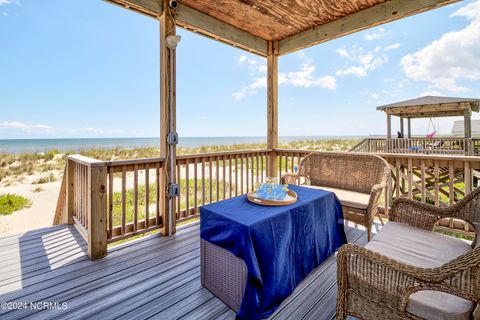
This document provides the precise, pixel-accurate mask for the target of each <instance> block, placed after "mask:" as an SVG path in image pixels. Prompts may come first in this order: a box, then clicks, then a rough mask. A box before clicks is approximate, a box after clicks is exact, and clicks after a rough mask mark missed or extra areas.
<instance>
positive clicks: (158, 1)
mask: <svg viewBox="0 0 480 320" xmlns="http://www.w3.org/2000/svg"><path fill="white" fill-rule="evenodd" d="M104 1H105V2H108V3H111V4H115V5H117V6H120V7H122V8H125V9H129V10H132V11H135V12H138V13H141V14H143V15H146V16H149V17H151V18H154V19H158V18H160V16H161V15H162V13H163V1H164V0H104Z"/></svg>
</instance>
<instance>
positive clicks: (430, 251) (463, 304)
mask: <svg viewBox="0 0 480 320" xmlns="http://www.w3.org/2000/svg"><path fill="white" fill-rule="evenodd" d="M366 248H368V249H369V250H372V251H375V252H378V253H380V254H382V255H385V256H387V257H389V258H392V259H394V260H396V261H399V262H402V263H405V264H409V265H413V266H416V267H420V268H435V267H439V266H441V265H443V264H445V263H446V262H448V261H450V260H452V259H455V258H456V257H458V256H460V255H462V254H465V253H467V252H469V251H470V250H471V247H470V245H469V244H468V243H466V242H464V241H461V240H457V239H454V238H451V237H447V236H444V235H441V234H438V233H434V232H431V231H424V230H420V229H416V228H412V227H410V226H408V225H406V224H403V223H398V222H393V221H390V222H388V223H387V224H385V226H384V227H383V228H382V229H381V230H380V232H379V233H378V234H377V235H376V236H375V237H374V238H373V240H372V241H370V242H369V243H368V244H367V245H366ZM474 306H475V305H474V303H473V302H471V301H469V300H465V299H463V298H459V297H456V296H454V295H451V294H448V293H443V292H439V291H431V290H424V291H418V292H416V293H414V294H412V295H411V296H410V300H409V302H408V305H407V311H408V312H409V313H411V314H414V315H416V316H418V317H421V318H424V319H433V320H436V319H442V320H444V319H466V320H467V319H470V316H471V314H472V311H473V308H474Z"/></svg>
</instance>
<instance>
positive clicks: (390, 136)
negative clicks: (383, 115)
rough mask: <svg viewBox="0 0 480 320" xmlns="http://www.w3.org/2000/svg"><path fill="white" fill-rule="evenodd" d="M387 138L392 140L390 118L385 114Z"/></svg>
mask: <svg viewBox="0 0 480 320" xmlns="http://www.w3.org/2000/svg"><path fill="white" fill-rule="evenodd" d="M387 138H388V139H391V138H392V116H391V115H389V114H387Z"/></svg>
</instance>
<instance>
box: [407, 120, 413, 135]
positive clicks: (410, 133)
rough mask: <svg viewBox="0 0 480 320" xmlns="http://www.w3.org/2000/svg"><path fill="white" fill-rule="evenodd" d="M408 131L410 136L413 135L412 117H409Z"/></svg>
mask: <svg viewBox="0 0 480 320" xmlns="http://www.w3.org/2000/svg"><path fill="white" fill-rule="evenodd" d="M407 131H408V137H409V138H411V137H412V119H411V118H407Z"/></svg>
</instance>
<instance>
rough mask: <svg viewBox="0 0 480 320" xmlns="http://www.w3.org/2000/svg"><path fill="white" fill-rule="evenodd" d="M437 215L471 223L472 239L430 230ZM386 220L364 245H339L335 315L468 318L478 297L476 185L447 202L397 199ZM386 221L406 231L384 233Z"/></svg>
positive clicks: (479, 195) (479, 192) (479, 205)
mask: <svg viewBox="0 0 480 320" xmlns="http://www.w3.org/2000/svg"><path fill="white" fill-rule="evenodd" d="M442 218H458V219H461V220H464V221H466V222H468V223H470V224H471V225H472V226H473V228H474V230H475V233H476V237H475V239H474V241H473V243H472V245H471V246H470V245H469V244H468V243H466V242H464V241H462V240H459V239H454V238H451V237H447V236H445V235H442V234H438V233H434V232H432V230H433V228H434V225H435V223H436V222H437V221H438V220H439V219H442ZM390 221H391V222H387V223H386V224H385V227H384V228H382V230H380V232H379V233H378V234H377V236H376V237H375V238H374V239H373V240H372V241H371V242H369V243H368V244H367V245H366V246H365V247H362V246H359V245H354V244H347V245H344V246H342V248H340V250H339V252H338V256H337V266H338V270H337V281H338V296H337V319H345V318H346V316H347V315H352V316H355V317H358V318H361V319H373V320H374V319H471V317H472V311H473V309H474V308H475V303H477V304H478V303H480V245H479V242H480V241H479V240H478V235H479V234H480V233H479V232H480V188H479V189H476V190H475V191H474V192H473V193H471V194H470V195H468V196H467V197H465V198H464V199H463V200H462V201H460V202H458V203H457V204H455V205H453V206H451V207H448V208H438V207H434V206H431V205H428V204H423V203H420V202H418V201H414V200H409V199H403V198H402V199H398V200H396V201H395V202H394V203H393V205H392V210H391V216H390ZM389 226H394V227H396V228H397V227H400V228H403V230H406V232H403V233H407V235H403V234H402V233H395V234H392V232H391V231H392V230H390V234H387V233H385V232H384V231H386V230H384V229H388V228H387V227H389ZM390 229H391V228H390ZM415 234H416V235H415ZM402 236H404V239H403V241H404V242H400V241H399V237H402ZM407 237H408V238H407ZM423 237H426V238H427V239H430V240H429V241H423V242H422V240H421V239H422V238H423ZM378 238H380V239H379V240H378V241H377V239H378ZM382 238H383V241H382ZM388 238H389V239H388ZM389 242H390V243H389ZM406 242H410V243H406ZM425 242H427V243H425ZM452 246H453V247H452ZM455 248H456V249H455ZM432 252H435V253H432ZM406 254H408V255H409V257H410V258H412V257H413V258H412V259H411V261H410V262H408V263H407V262H406V260H408V259H405V255H406ZM427 258H428V259H430V260H428V259H427ZM478 310H479V308H478V307H477V311H478ZM475 313H476V312H475Z"/></svg>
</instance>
